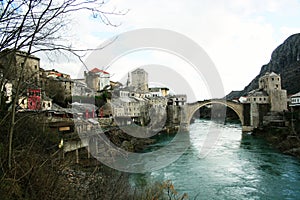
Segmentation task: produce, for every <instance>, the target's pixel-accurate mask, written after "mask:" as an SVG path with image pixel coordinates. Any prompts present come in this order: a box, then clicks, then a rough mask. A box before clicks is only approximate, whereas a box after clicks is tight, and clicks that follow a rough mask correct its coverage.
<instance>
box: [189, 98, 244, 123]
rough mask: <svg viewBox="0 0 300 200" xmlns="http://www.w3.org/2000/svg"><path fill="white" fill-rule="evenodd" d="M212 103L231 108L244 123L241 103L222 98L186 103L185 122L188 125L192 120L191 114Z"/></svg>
mask: <svg viewBox="0 0 300 200" xmlns="http://www.w3.org/2000/svg"><path fill="white" fill-rule="evenodd" d="M212 104H221V105H225V106H226V107H228V108H230V109H232V110H233V111H234V112H235V113H236V114H237V116H238V117H239V119H240V121H241V124H242V125H244V115H243V105H242V104H241V103H237V102H234V101H226V100H222V99H218V100H206V101H198V102H195V103H191V104H188V105H187V116H186V123H187V124H188V125H189V124H190V121H191V120H192V117H193V115H194V114H195V112H196V111H197V110H199V109H200V108H201V107H203V106H206V105H212Z"/></svg>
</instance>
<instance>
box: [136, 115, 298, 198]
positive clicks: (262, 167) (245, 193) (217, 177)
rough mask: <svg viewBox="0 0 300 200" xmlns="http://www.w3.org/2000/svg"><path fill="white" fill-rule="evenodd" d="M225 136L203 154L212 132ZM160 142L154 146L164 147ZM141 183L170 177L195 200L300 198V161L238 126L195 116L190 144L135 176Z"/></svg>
mask: <svg viewBox="0 0 300 200" xmlns="http://www.w3.org/2000/svg"><path fill="white" fill-rule="evenodd" d="M212 126H218V127H219V128H220V130H221V135H220V137H219V139H218V142H217V143H216V145H214V147H213V148H212V150H211V152H210V153H209V154H208V155H207V156H206V157H204V158H201V157H199V155H200V151H201V147H202V145H203V141H204V138H205V137H206V134H207V131H208V129H209V128H210V127H212ZM164 144H165V141H164V142H161V143H159V144H158V145H157V144H156V145H155V146H153V147H152V148H153V149H156V148H159V146H160V145H161V146H163V145H164ZM133 179H134V182H136V185H139V184H141V183H151V182H156V181H159V182H162V181H166V180H171V181H172V183H173V184H174V186H175V189H176V190H177V191H178V192H179V193H181V194H183V193H188V195H189V197H190V199H300V161H299V160H297V159H295V158H293V157H291V156H287V155H283V154H281V153H279V152H278V151H276V150H274V149H272V148H271V147H270V146H269V145H267V144H266V143H265V142H264V141H262V140H260V139H257V138H253V137H252V136H251V135H249V134H242V130H241V126H240V125H238V124H226V125H220V124H216V123H214V122H212V121H207V120H196V121H195V122H194V123H193V124H191V126H190V147H189V148H188V149H187V150H186V152H185V153H184V154H183V155H182V156H181V157H180V158H179V159H178V160H176V161H175V162H173V163H172V164H170V165H169V166H167V167H165V168H163V169H160V170H157V171H154V172H151V173H147V174H143V175H141V174H137V175H134V178H133Z"/></svg>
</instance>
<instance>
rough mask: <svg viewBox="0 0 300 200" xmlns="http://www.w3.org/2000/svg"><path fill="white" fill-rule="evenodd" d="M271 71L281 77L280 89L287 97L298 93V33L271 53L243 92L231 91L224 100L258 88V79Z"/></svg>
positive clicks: (299, 40) (299, 68)
mask: <svg viewBox="0 0 300 200" xmlns="http://www.w3.org/2000/svg"><path fill="white" fill-rule="evenodd" d="M272 71H273V72H275V73H277V74H280V75H281V80H282V88H283V89H286V90H287V93H288V94H289V95H290V94H295V93H297V92H299V91H300V84H299V82H298V81H299V80H300V33H297V34H294V35H291V36H290V37H288V38H287V39H286V40H285V41H284V42H283V44H281V45H279V46H278V47H277V48H276V49H275V50H274V51H273V53H272V56H271V60H270V62H269V63H268V64H266V65H263V66H262V67H261V70H260V73H259V74H258V75H257V76H256V77H255V78H254V79H253V80H252V81H251V82H250V83H249V84H248V85H247V86H246V87H245V88H244V90H242V91H233V92H231V93H230V94H228V95H227V96H226V98H227V99H233V98H238V97H240V96H243V95H246V94H247V93H248V92H250V91H251V90H254V89H256V88H258V79H259V77H261V76H262V75H264V74H265V73H266V72H272Z"/></svg>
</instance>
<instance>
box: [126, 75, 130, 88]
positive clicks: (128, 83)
mask: <svg viewBox="0 0 300 200" xmlns="http://www.w3.org/2000/svg"><path fill="white" fill-rule="evenodd" d="M129 85H130V75H129V72H128V77H127V82H126V86H127V87H129Z"/></svg>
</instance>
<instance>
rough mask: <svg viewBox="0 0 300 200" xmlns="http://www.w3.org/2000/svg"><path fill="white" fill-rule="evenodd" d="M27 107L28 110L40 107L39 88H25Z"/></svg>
mask: <svg viewBox="0 0 300 200" xmlns="http://www.w3.org/2000/svg"><path fill="white" fill-rule="evenodd" d="M27 97H28V101H27V108H28V109H29V110H40V109H41V89H27Z"/></svg>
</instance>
